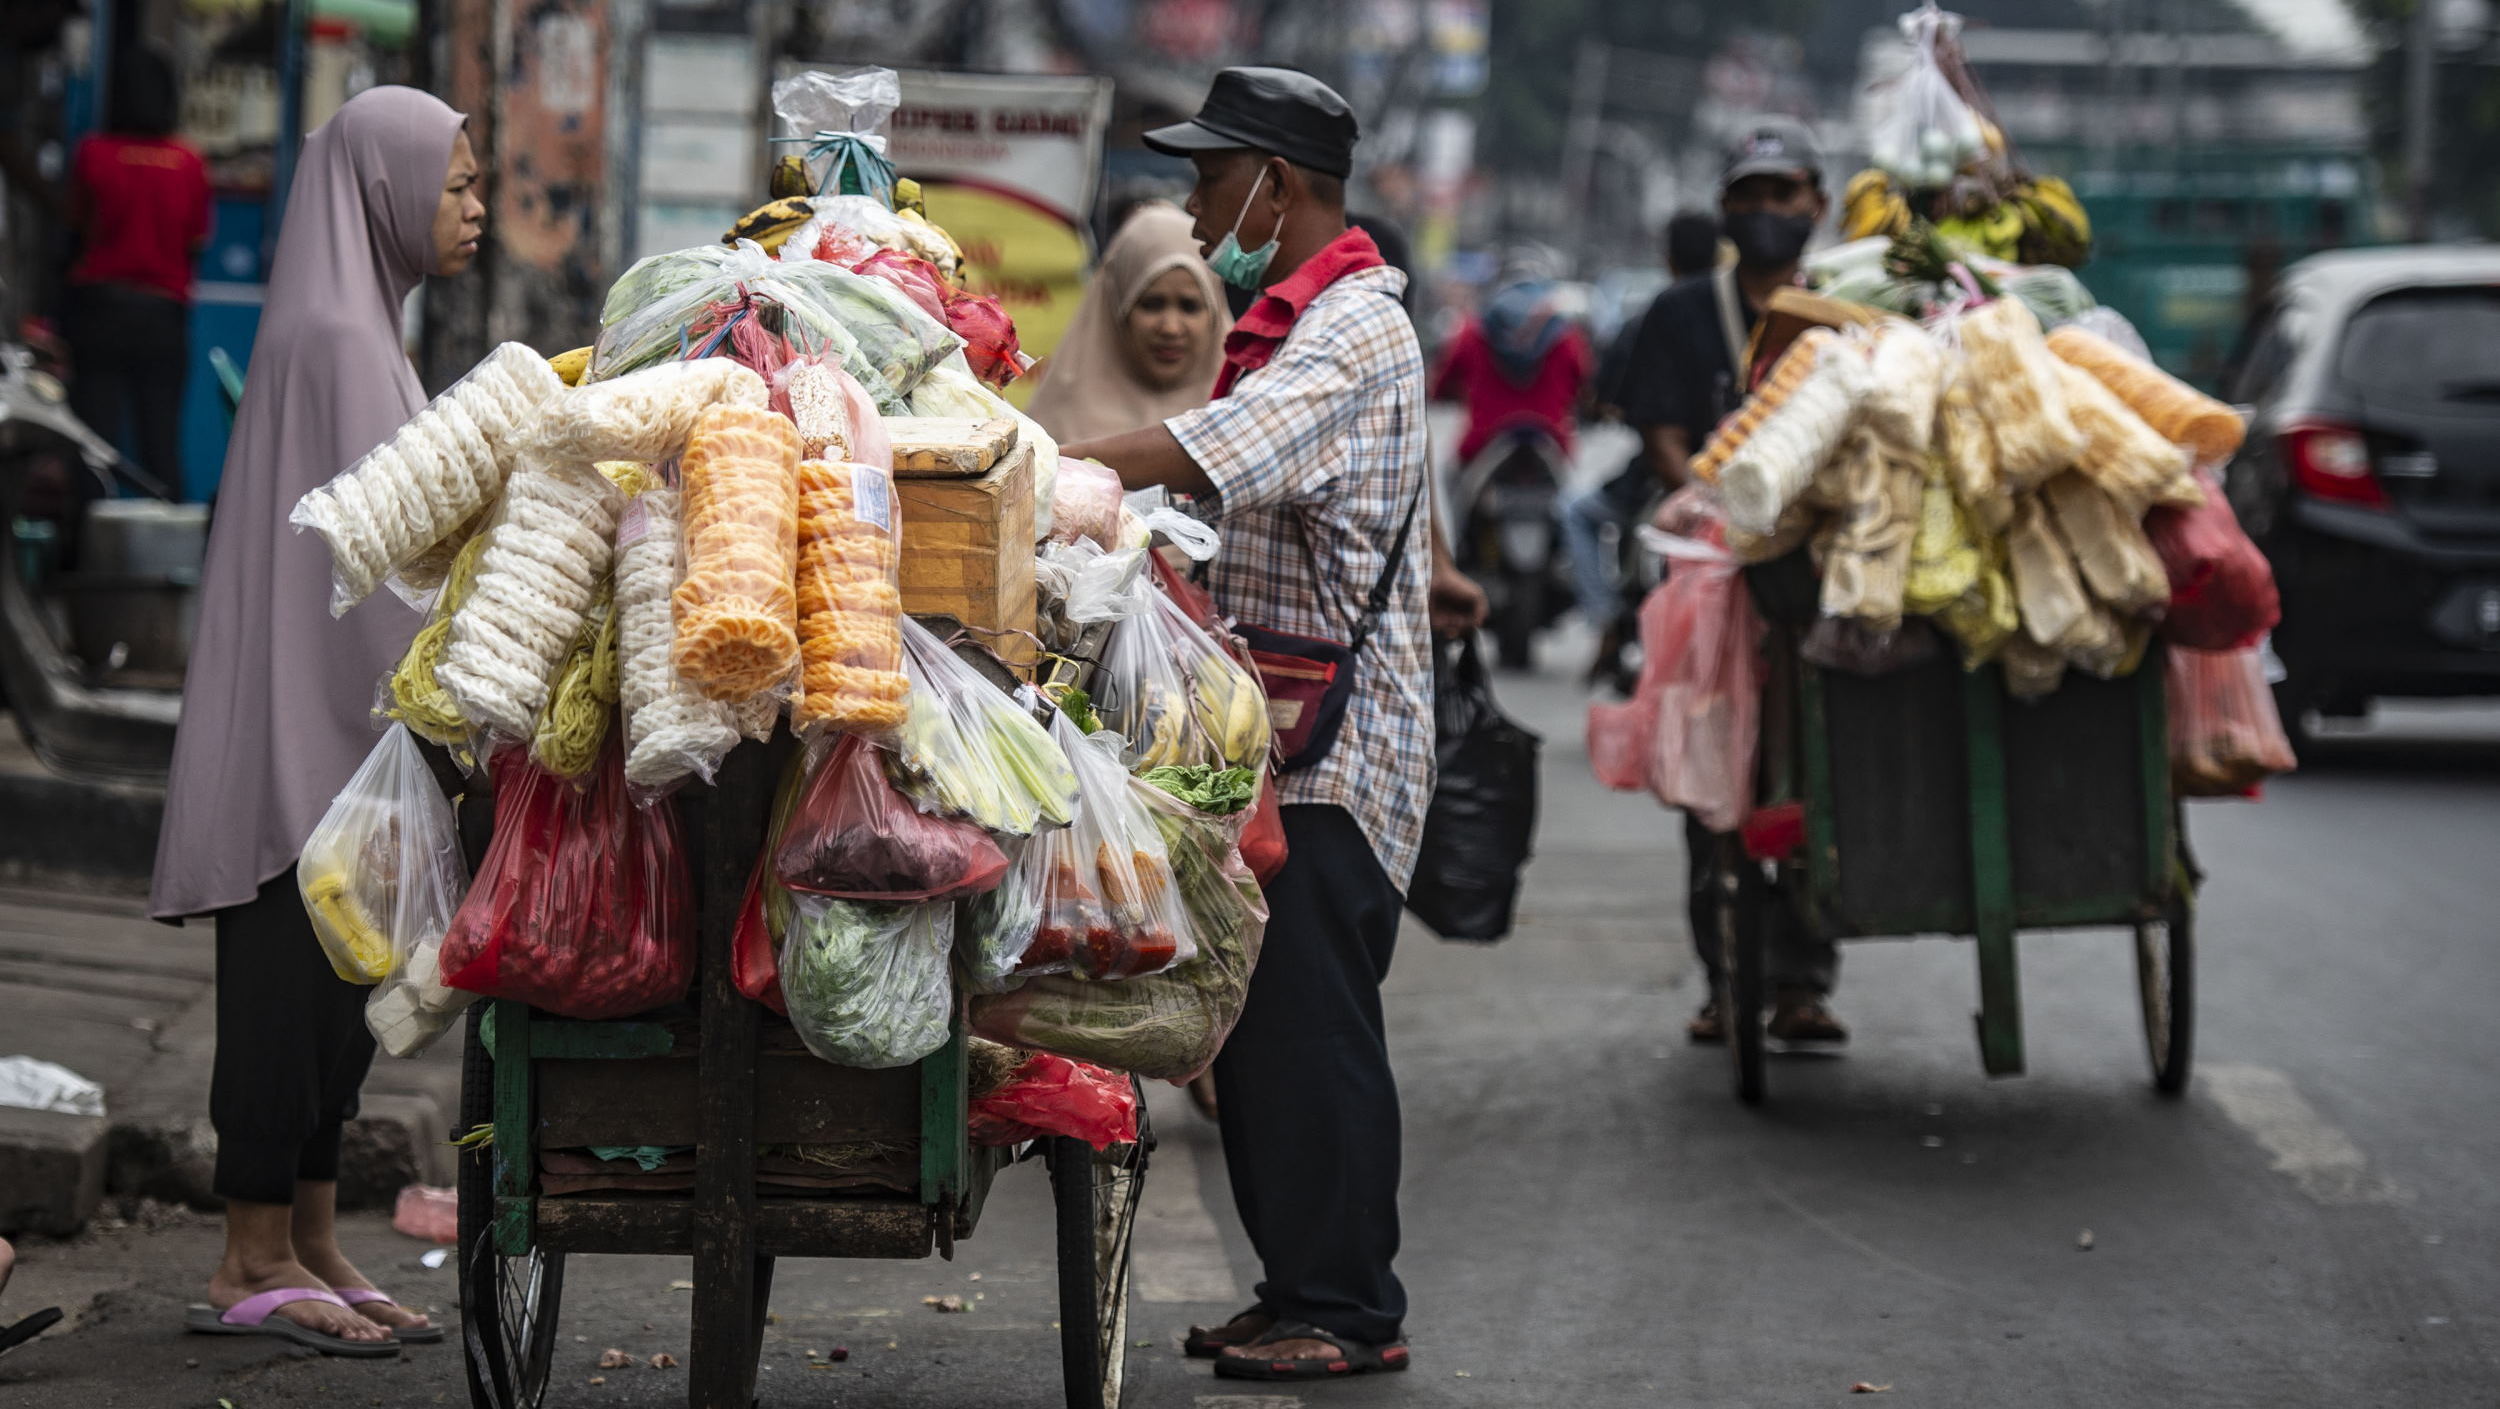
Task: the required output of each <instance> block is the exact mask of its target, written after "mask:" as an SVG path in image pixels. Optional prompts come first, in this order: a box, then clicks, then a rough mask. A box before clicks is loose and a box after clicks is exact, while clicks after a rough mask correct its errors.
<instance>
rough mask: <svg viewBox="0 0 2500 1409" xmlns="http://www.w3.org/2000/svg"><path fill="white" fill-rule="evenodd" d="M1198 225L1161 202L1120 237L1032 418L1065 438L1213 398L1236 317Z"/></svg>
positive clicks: (1051, 366)
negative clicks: (1202, 249) (1203, 252)
mask: <svg viewBox="0 0 2500 1409" xmlns="http://www.w3.org/2000/svg"><path fill="white" fill-rule="evenodd" d="M1190 223H1191V222H1190V219H1189V217H1188V216H1187V215H1185V214H1183V213H1182V212H1181V211H1180V209H1179V208H1178V207H1175V206H1168V205H1164V204H1162V203H1160V202H1157V203H1155V204H1152V205H1146V206H1141V207H1139V208H1138V210H1137V212H1136V214H1134V215H1131V216H1130V217H1129V218H1128V222H1127V223H1126V224H1124V225H1122V226H1121V227H1120V230H1119V233H1118V234H1116V235H1113V236H1112V237H1111V244H1110V247H1109V248H1107V249H1105V250H1104V251H1103V255H1102V268H1100V269H1099V270H1097V271H1095V274H1094V283H1093V286H1092V287H1091V288H1088V289H1087V290H1086V291H1085V297H1084V299H1083V301H1081V302H1079V303H1078V304H1077V306H1076V317H1075V318H1074V319H1073V320H1071V321H1070V322H1069V324H1068V331H1067V335H1066V336H1065V337H1063V338H1061V339H1060V341H1059V350H1058V351H1056V352H1054V353H1052V354H1051V357H1050V361H1049V362H1048V363H1046V364H1044V366H1043V367H1042V381H1041V387H1040V389H1039V390H1037V391H1035V392H1034V394H1033V406H1032V412H1031V414H1032V417H1033V419H1034V420H1036V421H1039V422H1041V423H1042V429H1044V430H1046V431H1048V432H1050V433H1051V436H1052V437H1053V438H1054V439H1056V440H1058V441H1059V442H1061V443H1062V444H1065V443H1067V442H1069V441H1077V440H1091V439H1094V438H1096V437H1098V436H1104V435H1109V434H1111V433H1113V432H1115V431H1124V430H1127V429H1129V428H1131V427H1133V426H1142V425H1148V424H1151V423H1153V422H1156V421H1160V420H1163V419H1165V418H1166V417H1170V416H1177V415H1179V414H1180V413H1181V412H1183V411H1189V410H1194V409H1196V408H1198V407H1200V406H1204V405H1206V404H1207V398H1208V397H1210V396H1212V395H1214V393H1215V374H1216V371H1217V370H1218V369H1219V368H1221V367H1222V366H1223V364H1224V333H1225V331H1226V330H1227V329H1229V328H1230V327H1231V326H1232V322H1233V320H1232V318H1231V316H1230V315H1229V314H1228V313H1226V311H1225V308H1224V290H1223V288H1222V286H1221V285H1219V284H1217V283H1216V281H1215V271H1214V270H1212V269H1209V268H1208V267H1207V262H1206V261H1205V260H1204V259H1201V258H1199V256H1198V241H1197V238H1196V237H1195V236H1193V235H1191V234H1190V233H1189V230H1190Z"/></svg>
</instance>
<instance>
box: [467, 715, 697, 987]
mask: <svg viewBox="0 0 2500 1409" xmlns="http://www.w3.org/2000/svg"><path fill="white" fill-rule="evenodd" d="M494 775H495V840H494V844H493V845H492V846H489V847H488V848H487V850H486V860H485V862H484V863H483V864H482V865H481V866H480V867H479V868H478V874H477V880H476V882H475V883H474V884H473V885H471V886H470V887H469V894H468V898H467V899H465V900H463V901H462V902H461V904H460V912H459V913H458V914H457V915H455V916H453V917H452V922H451V930H450V932H449V933H448V934H446V935H445V936H444V938H443V953H442V969H443V981H444V982H445V983H448V984H450V985H451V986H452V987H454V988H461V989H466V990H468V991H469V992H471V993H482V994H485V995H486V996H488V997H490V998H512V999H518V1000H519V1001H521V1002H524V1003H528V1004H530V1005H531V1006H532V1007H537V1008H544V1009H546V1010H547V1011H548V1012H551V1013H557V1014H560V1015H562V1016H564V1017H569V1018H589V1019H600V1018H621V1017H625V1016H627V1015H629V1014H633V1013H639V1012H643V1011H645V1010H647V1009H651V1008H656V1007H658V1006H660V1005H661V1004H663V1003H669V1002H674V1001H675V1000H677V999H679V998H682V997H684V996H685V993H686V986H687V984H689V983H690V982H692V981H693V978H694V955H695V933H694V877H693V875H692V873H691V872H690V870H689V869H688V866H687V861H686V848H685V843H684V840H683V839H682V837H681V836H680V834H679V829H678V821H677V808H676V804H675V803H674V802H673V801H672V800H670V799H666V798H663V799H661V800H660V801H658V802H656V803H653V804H651V805H650V806H647V807H636V806H635V805H634V804H633V802H632V800H631V799H629V798H628V797H627V796H626V792H625V768H624V754H623V750H622V747H621V745H620V743H619V741H618V740H617V738H616V737H615V734H614V731H611V733H610V736H609V739H608V744H607V747H606V748H605V749H604V750H602V751H601V753H600V756H599V766H598V768H597V769H596V770H595V771H594V772H593V773H592V775H591V780H590V786H589V788H588V789H587V790H586V791H582V792H576V791H574V788H573V785H572V784H570V783H568V782H566V781H565V780H564V779H562V778H559V777H557V776H555V775H554V774H552V773H549V772H547V771H546V770H545V769H543V768H540V767H538V766H537V765H536V764H533V763H531V762H530V761H529V760H528V759H527V758H526V757H524V756H522V753H521V751H520V750H518V749H508V750H506V751H504V752H503V753H502V754H499V755H498V756H497V757H496V759H495V764H494Z"/></svg>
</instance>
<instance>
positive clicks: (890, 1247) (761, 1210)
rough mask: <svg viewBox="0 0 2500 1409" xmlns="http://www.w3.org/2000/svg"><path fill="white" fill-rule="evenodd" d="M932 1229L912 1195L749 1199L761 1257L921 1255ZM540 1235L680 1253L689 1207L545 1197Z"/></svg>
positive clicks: (659, 1200) (631, 1198) (639, 1199)
mask: <svg viewBox="0 0 2500 1409" xmlns="http://www.w3.org/2000/svg"><path fill="white" fill-rule="evenodd" d="M930 1228H931V1219H930V1216H929V1210H928V1208H927V1207H926V1206H925V1205H923V1204H922V1203H921V1202H920V1201H919V1200H917V1199H910V1198H902V1197H893V1198H848V1197H846V1198H773V1197H758V1198H757V1199H756V1200H755V1224H754V1233H755V1250H756V1252H757V1254H758V1255H759V1256H764V1257H873V1258H889V1259H906V1260H907V1259H911V1258H922V1257H927V1256H928V1255H929V1253H930V1250H931V1239H930ZM538 1240H539V1245H540V1246H541V1247H544V1248H546V1249H547V1250H549V1251H551V1252H565V1253H576V1252H578V1253H629V1254H671V1255H678V1256H683V1255H685V1254H688V1253H692V1252H693V1251H694V1250H695V1206H694V1204H693V1203H692V1202H690V1201H688V1200H686V1199H683V1198H673V1197H664V1196H654V1195H641V1196H635V1195H619V1196H615V1197H602V1196H600V1195H596V1194H577V1195H573V1196H571V1197H568V1198H561V1199H547V1200H544V1201H542V1202H541V1203H540V1204H539V1217H538Z"/></svg>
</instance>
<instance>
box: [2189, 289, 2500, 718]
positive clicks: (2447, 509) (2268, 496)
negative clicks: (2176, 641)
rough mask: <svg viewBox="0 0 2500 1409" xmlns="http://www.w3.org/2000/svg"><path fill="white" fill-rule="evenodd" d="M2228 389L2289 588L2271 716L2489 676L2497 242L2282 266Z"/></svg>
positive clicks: (2333, 710) (2255, 531)
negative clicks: (2280, 674) (2247, 415)
mask: <svg viewBox="0 0 2500 1409" xmlns="http://www.w3.org/2000/svg"><path fill="white" fill-rule="evenodd" d="M2245 346H2246V347H2247V348H2248V354H2247V357H2246V360H2245V362H2244V363H2243V365H2242V366H2241V368H2240V370H2239V372H2238V375H2237V376H2236V378H2235V379H2234V381H2233V384H2232V386H2231V387H2230V391H2231V394H2232V397H2233V399H2234V400H2237V401H2241V402H2245V403H2248V404H2250V405H2252V406H2254V407H2255V415H2254V418H2253V419H2252V421H2251V424H2250V434H2249V439H2248V443H2247V445H2246V446H2245V447H2244V448H2243V449H2242V450H2241V451H2240V454H2239V456H2238V458H2237V459H2235V460H2234V461H2233V462H2232V464H2231V466H2230V468H2229V470H2228V472H2227V474H2226V481H2227V483H2228V485H2229V488H2230V495H2231V502H2232V507H2233V508H2234V509H2236V510H2237V511H2238V512H2239V515H2240V518H2241V521H2242V523H2244V524H2245V525H2246V526H2247V528H2248V531H2249V532H2250V533H2251V534H2252V535H2253V536H2254V537H2255V538H2256V540H2257V542H2258V544H2259V545H2260V546H2261V547H2263V548H2264V549H2265V552H2266V556H2267V557H2268V558H2269V559H2270V560H2271V561H2272V562H2273V564H2274V571H2275V576H2276V578H2277V579H2278V580H2279V582H2280V583H2281V586H2282V592H2283V624H2282V626H2281V628H2280V629H2279V630H2277V631H2276V633H2275V636H2274V650H2275V654H2276V655H2277V656H2279V657H2280V658H2281V660H2282V663H2283V667H2284V679H2283V680H2282V682H2281V683H2280V684H2279V685H2278V686H2277V687H2276V694H2277V700H2278V703H2279V704H2280V705H2281V707H2282V713H2283V721H2284V724H2285V726H2286V727H2287V728H2289V729H2291V730H2292V731H2293V736H2294V738H2295V739H2296V740H2297V739H2300V738H2301V737H2302V734H2303V726H2304V725H2305V723H2306V722H2307V718H2308V715H2309V713H2310V712H2311V711H2315V712H2317V713H2319V714H2322V715H2327V716H2337V717H2356V716H2359V715H2361V714H2363V713H2365V712H2366V711H2367V710H2368V708H2369V703H2370V701H2371V699H2373V698H2374V697H2378V696H2388V695H2402V696H2435V695H2447V696H2455V695H2500V247H2493V246H2488V245H2480V246H2478V245H2417V246H2408V247H2401V248H2394V249H2379V250H2361V251H2349V252H2340V253H2334V254H2322V255H2317V256H2314V257H2312V258H2309V259H2305V260H2302V261H2300V262H2299V263H2297V264H2295V265H2293V266H2291V267H2290V268H2289V269H2287V270H2285V271H2284V273H2283V276H2282V279H2281V282H2280V283H2279V285H2278V286H2277V289H2276V291H2275V294H2274V296H2273V297H2272V299H2271V300H2270V301H2269V302H2268V304H2267V306H2266V307H2265V309H2264V310H2263V311H2262V312H2261V313H2260V314H2259V315H2258V318H2257V321H2256V323H2255V324H2254V325H2252V327H2251V329H2250V337H2249V339H2248V340H2247V342H2246V344H2245Z"/></svg>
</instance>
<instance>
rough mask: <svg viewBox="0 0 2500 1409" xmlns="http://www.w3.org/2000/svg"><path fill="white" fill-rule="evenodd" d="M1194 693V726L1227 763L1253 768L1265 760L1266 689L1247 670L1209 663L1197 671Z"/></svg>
mask: <svg viewBox="0 0 2500 1409" xmlns="http://www.w3.org/2000/svg"><path fill="white" fill-rule="evenodd" d="M1196 694H1197V698H1196V699H1195V700H1194V701H1192V704H1193V706H1194V707H1195V709H1196V710H1197V715H1198V727H1199V728H1200V729H1202V730H1203V731H1205V733H1206V736H1207V737H1208V738H1210V739H1213V740H1214V741H1215V747H1216V751H1217V752H1218V753H1221V754H1222V755H1223V756H1224V761H1225V762H1226V763H1227V764H1230V765H1231V766H1233V767H1235V768H1257V767H1259V766H1260V765H1261V764H1263V763H1265V762H1266V761H1267V747H1268V741H1269V738H1270V737H1271V730H1270V727H1269V724H1268V719H1267V692H1266V691H1265V690H1262V689H1260V688H1259V683H1258V681H1256V680H1254V679H1252V678H1251V677H1250V674H1249V672H1247V671H1245V670H1242V669H1240V668H1239V667H1237V666H1235V665H1233V663H1232V662H1230V661H1223V662H1210V663H1209V664H1208V665H1207V666H1206V667H1205V668H1204V669H1202V670H1200V671H1199V672H1198V678H1197V691H1196Z"/></svg>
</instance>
